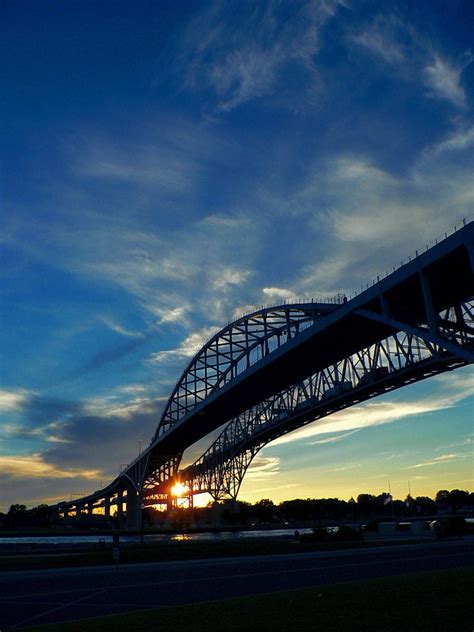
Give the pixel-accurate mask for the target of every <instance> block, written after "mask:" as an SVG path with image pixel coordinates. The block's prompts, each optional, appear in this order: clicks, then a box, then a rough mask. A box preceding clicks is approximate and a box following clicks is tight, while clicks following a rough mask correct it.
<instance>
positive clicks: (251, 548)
mask: <svg viewBox="0 0 474 632" xmlns="http://www.w3.org/2000/svg"><path fill="white" fill-rule="evenodd" d="M422 541H423V542H424V541H426V539H424V540H422ZM411 542H415V541H414V540H412V541H411ZM385 544H387V545H390V546H392V545H393V546H397V545H403V544H406V542H404V541H403V540H400V541H399V542H390V543H385V542H380V541H379V542H360V541H347V542H317V541H302V542H295V541H292V540H272V539H255V540H251V539H245V540H236V541H235V540H234V541H227V542H225V541H224V542H218V541H217V542H215V541H214V542H212V541H211V542H194V541H184V542H168V543H158V544H145V545H143V546H141V545H128V546H124V547H122V549H121V560H120V561H121V563H125V564H127V563H141V562H160V561H175V560H193V559H203V558H209V557H238V556H242V555H269V554H280V553H283V554H284V553H305V552H309V551H327V550H334V549H344V548H356V547H364V548H369V547H371V546H381V545H385ZM102 564H104V565H109V564H113V559H112V550H111V549H110V548H107V549H104V550H99V549H98V550H93V551H90V550H86V551H74V550H71V552H69V553H68V552H58V553H44V554H41V553H26V554H6V555H4V556H0V571H17V570H34V569H43V568H65V567H73V566H95V565H102Z"/></svg>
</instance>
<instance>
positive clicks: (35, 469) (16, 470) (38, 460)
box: [0, 454, 100, 479]
mask: <svg viewBox="0 0 474 632" xmlns="http://www.w3.org/2000/svg"><path fill="white" fill-rule="evenodd" d="M0 469H1V471H2V474H3V475H7V476H12V477H18V478H76V477H81V478H86V479H97V478H98V477H99V475H100V470H98V469H95V470H89V469H70V468H67V467H65V468H64V469H63V468H58V467H57V466H55V465H53V464H51V463H47V462H46V461H45V458H44V456H43V455H41V454H31V455H28V456H23V455H18V456H0Z"/></svg>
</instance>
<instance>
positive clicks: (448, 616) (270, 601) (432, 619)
mask: <svg viewBox="0 0 474 632" xmlns="http://www.w3.org/2000/svg"><path fill="white" fill-rule="evenodd" d="M473 583H474V570H471V569H470V570H466V569H457V570H451V571H431V572H429V573H414V574H411V575H398V576H396V577H384V578H381V579H372V580H369V581H359V582H349V583H344V584H336V585H335V586H318V587H316V588H303V589H300V590H292V591H287V592H276V593H272V594H268V595H258V596H255V597H241V598H238V599H225V600H223V601H214V602H206V603H201V604H194V605H189V606H177V607H176V606H175V607H168V608H161V609H159V610H157V609H151V610H141V611H135V612H132V613H128V614H121V615H111V616H106V617H99V618H93V619H83V620H82V621H76V622H72V623H60V624H56V625H46V626H39V627H34V628H28V629H29V630H31V631H32V630H35V631H37V632H63V631H65V632H129V631H130V630H133V631H134V632H149V631H150V630H166V631H168V630H173V632H189V631H190V630H192V632H238V631H242V632H243V631H245V632H249V631H250V632H252V631H253V630H255V631H257V630H258V632H270V631H271V632H290V631H291V632H298V631H300V630H304V631H307V630H308V631H313V630H314V631H324V632H347V631H348V630H350V631H351V632H354V631H355V632H359V631H360V632H365V631H367V630H369V631H374V632H375V631H377V632H395V631H396V632H400V631H403V632H405V631H408V632H428V631H429V632H449V631H451V630H452V631H456V632H463V631H464V630H465V631H469V632H470V631H471V629H472V621H473V616H474V613H473V604H472V588H473Z"/></svg>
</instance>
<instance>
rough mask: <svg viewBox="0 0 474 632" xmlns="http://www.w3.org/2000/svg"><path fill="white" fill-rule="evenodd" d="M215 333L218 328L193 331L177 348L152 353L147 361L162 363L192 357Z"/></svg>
mask: <svg viewBox="0 0 474 632" xmlns="http://www.w3.org/2000/svg"><path fill="white" fill-rule="evenodd" d="M217 331H219V328H218V327H204V328H203V329H199V330H197V331H194V332H193V333H191V334H189V336H186V338H185V339H184V340H183V342H182V343H181V344H180V346H179V347H176V348H175V349H167V350H164V351H158V352H157V353H153V354H152V355H151V356H150V357H149V361H150V362H164V361H167V360H173V359H176V358H178V359H179V358H188V357H192V356H194V355H195V354H196V353H197V352H198V351H199V350H200V349H201V348H202V347H203V345H204V344H205V343H206V342H207V341H208V340H209V339H210V338H211V337H212V336H213V335H214V334H215V333H217Z"/></svg>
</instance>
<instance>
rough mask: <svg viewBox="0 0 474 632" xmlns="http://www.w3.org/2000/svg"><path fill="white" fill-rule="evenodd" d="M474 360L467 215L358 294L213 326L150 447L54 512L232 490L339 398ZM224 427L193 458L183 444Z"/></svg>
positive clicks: (350, 400) (472, 261) (128, 508)
mask: <svg viewBox="0 0 474 632" xmlns="http://www.w3.org/2000/svg"><path fill="white" fill-rule="evenodd" d="M473 362H474V222H470V223H464V225H463V227H462V228H460V229H459V230H457V231H456V232H454V233H453V234H452V235H449V236H446V237H445V238H444V239H443V240H441V241H440V242H439V243H436V244H435V245H434V246H432V247H431V248H429V249H427V250H426V251H424V252H423V253H416V256H415V257H414V258H413V259H411V260H409V261H408V262H407V263H405V264H404V265H401V266H400V267H399V268H398V269H396V270H394V271H393V272H391V273H390V274H386V275H385V276H384V277H383V278H381V277H378V278H377V280H376V281H374V282H373V283H372V284H371V285H370V286H367V288H366V289H365V290H363V291H361V292H360V293H359V294H357V295H355V296H354V297H350V298H349V299H347V298H346V297H341V296H339V297H337V298H336V299H334V300H333V301H328V302H318V301H310V302H297V303H291V304H284V305H278V306H274V307H266V308H262V309H259V310H257V311H254V312H252V313H250V314H247V315H244V316H242V317H241V318H239V319H237V320H236V321H234V322H232V323H230V324H228V325H227V326H225V327H224V328H223V329H222V330H221V331H219V332H218V333H217V334H216V335H214V336H213V337H212V338H211V340H209V341H208V342H207V343H206V344H205V345H204V346H203V347H202V349H201V350H200V351H199V352H198V353H197V354H196V356H195V357H194V358H193V359H192V360H191V361H190V363H189V364H188V366H187V367H186V369H185V371H184V372H183V374H182V375H181V377H180V379H179V380H178V382H177V384H176V386H175V388H174V390H173V392H172V393H171V396H170V398H169V400H168V403H167V405H166V408H165V410H164V412H163V414H162V417H161V419H160V421H159V423H158V427H157V430H156V433H155V435H154V437H153V439H152V441H151V442H150V444H149V445H148V447H147V448H146V449H145V450H144V451H143V452H142V453H141V454H140V455H139V456H138V457H137V458H136V459H135V460H134V461H132V463H130V464H129V465H128V466H127V467H126V468H124V469H123V471H122V472H121V473H120V475H119V476H118V477H117V478H115V479H114V480H113V481H112V482H111V483H110V484H109V485H107V486H106V487H104V488H103V489H101V490H98V491H95V492H93V493H92V494H89V495H88V496H84V497H82V498H79V499H74V500H71V501H65V502H62V503H58V505H56V506H55V507H56V509H57V510H58V511H59V513H60V515H64V516H67V515H71V514H72V515H80V514H81V513H83V512H86V513H89V514H92V513H94V512H97V511H98V510H99V511H100V512H102V513H104V514H105V516H110V513H111V509H112V508H114V507H115V509H116V512H117V515H118V517H119V520H122V521H124V520H126V524H127V526H129V527H130V528H136V527H138V526H139V525H140V521H141V511H142V507H144V506H150V505H155V504H157V503H163V502H167V501H169V499H170V498H171V487H172V486H173V485H174V484H175V483H176V482H177V481H180V482H181V484H183V485H184V486H186V487H187V488H188V489H189V495H190V497H191V498H192V496H193V495H194V494H199V493H203V492H207V493H209V494H211V496H212V497H213V498H214V499H215V500H222V499H224V498H232V499H235V498H236V497H237V494H238V492H239V489H240V485H241V483H242V480H243V478H244V476H245V473H246V471H247V469H248V467H249V466H250V464H251V462H252V460H253V459H254V457H255V455H256V454H257V453H258V452H259V450H261V449H262V447H263V446H265V445H267V444H268V443H269V442H271V441H273V440H274V439H276V438H278V437H280V436H282V435H284V434H286V433H288V432H291V431H293V430H295V429H297V428H300V427H302V426H304V425H306V424H309V423H317V420H319V419H322V418H323V417H326V416H328V415H331V414H333V413H335V412H337V411H339V410H342V409H344V408H347V407H349V406H353V405H355V404H359V403H361V402H364V401H367V400H369V399H371V398H373V397H376V396H377V395H381V394H383V393H387V392H389V391H391V390H393V389H396V388H400V387H403V386H405V385H407V384H411V383H413V382H417V381H419V380H423V379H426V378H429V377H431V376H433V375H437V374H439V373H442V372H445V371H451V370H453V369H456V368H458V367H462V366H465V365H467V364H469V363H473ZM218 429H221V432H220V434H219V435H218V436H217V438H216V439H215V441H214V442H213V443H212V445H211V446H210V447H209V448H208V449H207V450H206V451H205V452H204V454H203V455H202V456H201V457H200V458H199V459H198V460H197V461H196V462H195V463H193V464H192V465H190V466H188V467H186V468H183V469H181V470H180V464H181V459H182V456H183V452H184V451H185V450H186V449H187V448H189V447H190V446H192V445H193V444H195V443H196V442H197V441H198V440H200V439H202V438H204V437H206V436H207V435H209V434H210V433H211V432H213V431H218Z"/></svg>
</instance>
